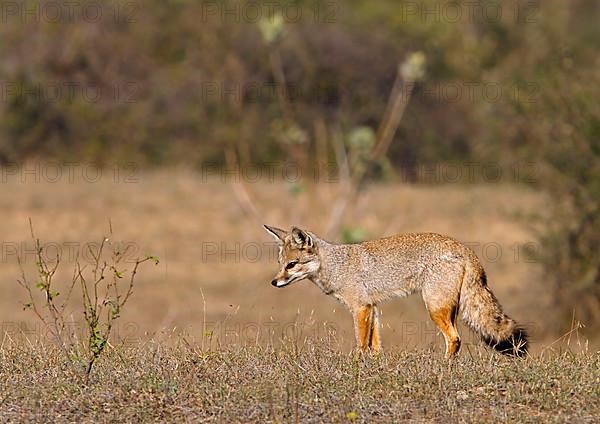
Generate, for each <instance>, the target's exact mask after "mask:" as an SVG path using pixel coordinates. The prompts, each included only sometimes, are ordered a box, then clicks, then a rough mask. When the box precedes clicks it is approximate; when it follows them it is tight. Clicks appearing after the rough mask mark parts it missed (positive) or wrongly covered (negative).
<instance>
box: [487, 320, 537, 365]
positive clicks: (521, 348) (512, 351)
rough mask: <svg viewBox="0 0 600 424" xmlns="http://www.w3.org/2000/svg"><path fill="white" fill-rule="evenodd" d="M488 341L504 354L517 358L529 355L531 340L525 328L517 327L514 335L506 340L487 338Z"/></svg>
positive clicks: (492, 346) (493, 347)
mask: <svg viewBox="0 0 600 424" xmlns="http://www.w3.org/2000/svg"><path fill="white" fill-rule="evenodd" d="M486 342H487V344H488V345H489V346H490V347H491V348H492V349H494V350H496V351H497V352H499V353H501V354H503V355H506V356H512V357H515V358H523V357H525V356H527V351H528V347H529V340H528V337H527V332H526V331H525V330H524V329H523V328H520V327H517V328H515V330H514V331H513V333H512V335H511V336H510V337H509V338H507V339H505V340H500V341H498V340H486Z"/></svg>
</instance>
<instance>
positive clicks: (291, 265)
mask: <svg viewBox="0 0 600 424" xmlns="http://www.w3.org/2000/svg"><path fill="white" fill-rule="evenodd" d="M297 263H298V261H292V262H288V264H287V265H286V266H285V269H291V268H293V267H295V266H296V264H297Z"/></svg>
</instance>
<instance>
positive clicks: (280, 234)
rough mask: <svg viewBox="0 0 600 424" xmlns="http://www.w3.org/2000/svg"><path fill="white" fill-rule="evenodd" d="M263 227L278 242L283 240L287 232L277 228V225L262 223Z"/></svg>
mask: <svg viewBox="0 0 600 424" xmlns="http://www.w3.org/2000/svg"><path fill="white" fill-rule="evenodd" d="M263 227H264V228H265V230H267V232H268V233H269V234H271V235H272V236H273V238H274V239H275V240H277V241H278V242H279V243H283V241H284V240H285V236H287V234H288V233H287V231H285V230H282V229H280V228H277V227H269V226H268V225H263Z"/></svg>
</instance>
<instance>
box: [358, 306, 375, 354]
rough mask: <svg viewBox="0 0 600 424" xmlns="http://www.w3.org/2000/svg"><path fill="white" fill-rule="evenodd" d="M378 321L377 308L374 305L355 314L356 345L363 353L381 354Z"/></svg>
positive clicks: (360, 309) (361, 308)
mask: <svg viewBox="0 0 600 424" xmlns="http://www.w3.org/2000/svg"><path fill="white" fill-rule="evenodd" d="M378 320H379V318H378V316H377V307H376V306H374V305H366V306H363V307H360V308H358V310H357V311H356V313H355V314H354V326H355V331H356V344H357V345H358V347H359V348H360V349H361V350H362V351H363V352H365V351H373V352H379V350H380V349H381V340H380V339H379V322H378Z"/></svg>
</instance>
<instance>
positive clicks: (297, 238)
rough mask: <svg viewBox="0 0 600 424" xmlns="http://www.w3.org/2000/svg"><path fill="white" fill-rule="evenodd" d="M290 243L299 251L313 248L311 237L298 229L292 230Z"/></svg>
mask: <svg viewBox="0 0 600 424" xmlns="http://www.w3.org/2000/svg"><path fill="white" fill-rule="evenodd" d="M292 241H293V242H294V244H295V245H296V247H298V248H299V249H306V248H308V247H313V246H314V242H313V239H312V237H311V235H310V234H308V233H307V232H306V231H303V230H301V229H300V228H298V227H294V228H292Z"/></svg>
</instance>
